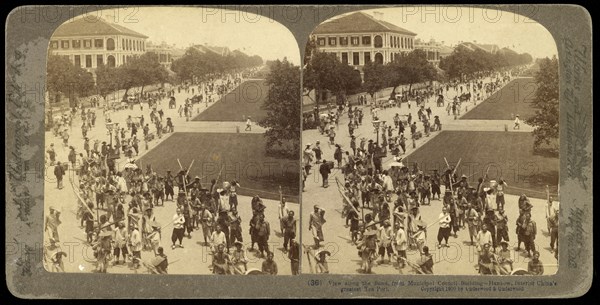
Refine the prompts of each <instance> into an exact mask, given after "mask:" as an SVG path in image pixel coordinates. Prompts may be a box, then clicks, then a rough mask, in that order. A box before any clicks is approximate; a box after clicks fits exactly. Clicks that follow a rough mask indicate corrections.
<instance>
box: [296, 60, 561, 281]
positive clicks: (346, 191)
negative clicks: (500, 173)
mask: <svg viewBox="0 0 600 305" xmlns="http://www.w3.org/2000/svg"><path fill="white" fill-rule="evenodd" d="M511 72H512V73H511ZM516 72H517V71H503V72H497V73H495V74H489V73H482V74H480V75H477V77H476V78H475V79H471V80H468V81H466V82H459V81H452V82H449V83H447V84H441V85H440V86H439V87H438V88H437V89H433V88H432V87H426V88H424V89H414V90H412V91H402V92H401V94H398V95H394V94H392V97H396V99H393V98H390V100H389V102H390V103H389V104H386V103H378V102H373V103H370V104H369V103H368V102H367V101H368V99H367V97H366V95H360V96H359V98H358V106H354V107H353V106H350V105H347V106H344V105H340V106H338V107H337V109H336V108H334V107H333V106H332V105H329V106H328V107H327V109H326V110H325V112H324V113H320V112H319V111H318V110H317V109H315V111H314V113H313V114H312V118H317V120H318V121H319V124H318V125H317V126H318V127H317V128H318V130H319V132H320V133H321V134H322V135H323V136H325V137H327V141H326V143H327V144H326V145H328V147H330V148H331V147H335V148H334V149H332V150H333V156H332V158H329V157H328V158H324V153H323V150H322V146H321V143H320V141H317V142H316V143H315V144H314V145H313V144H312V143H307V144H306V147H305V149H304V152H303V169H304V170H303V175H304V180H306V177H308V175H309V174H310V173H311V169H312V167H313V166H318V168H317V169H318V174H320V176H321V177H320V178H321V179H320V180H321V181H322V185H321V186H322V187H323V188H327V187H329V182H328V181H329V180H330V177H329V175H330V174H331V172H332V170H334V169H337V170H339V171H341V172H342V173H343V174H344V181H343V182H341V181H337V179H336V182H338V183H337V186H338V188H339V190H340V193H341V194H342V198H343V203H344V205H343V211H342V217H344V218H345V223H346V227H349V230H350V232H349V236H350V241H351V242H352V243H353V244H355V245H356V246H357V248H358V249H359V256H360V257H361V259H362V264H361V271H362V272H365V273H370V272H371V269H372V266H373V264H374V262H375V261H376V260H377V258H380V260H379V264H382V263H384V262H385V258H386V256H387V258H388V261H390V263H391V261H392V257H395V259H396V260H397V266H398V267H399V268H400V269H402V268H404V266H405V265H409V266H411V267H412V268H413V269H414V270H415V272H417V273H432V272H433V259H432V255H431V254H430V252H429V248H428V246H426V244H427V229H428V228H430V227H431V226H433V225H435V224H438V226H439V228H438V234H437V247H438V248H441V247H447V246H448V239H449V237H450V236H451V235H454V236H455V237H456V236H457V232H458V231H459V230H463V229H464V230H468V232H469V239H470V243H471V245H472V246H474V247H476V249H477V253H478V254H479V255H478V257H479V263H478V264H477V266H475V267H476V268H477V270H479V272H480V273H481V274H492V273H493V274H510V272H512V271H513V268H512V261H511V259H510V256H509V254H510V250H508V241H509V231H510V230H509V228H510V226H511V223H510V222H509V219H508V217H507V215H506V213H505V211H504V192H505V191H506V188H507V186H508V183H507V182H506V181H503V180H502V179H499V181H497V182H496V181H495V180H491V179H489V177H487V173H486V175H485V176H484V177H480V178H479V179H478V183H477V184H476V185H470V184H469V178H471V177H467V176H466V175H462V176H461V177H460V178H459V177H457V175H456V169H457V168H456V167H454V166H450V165H449V164H448V163H447V162H446V164H447V165H448V166H447V168H446V169H439V170H438V169H434V170H432V171H431V172H423V171H422V170H421V169H420V168H419V165H418V164H417V163H413V166H412V168H410V167H409V166H406V165H405V164H403V158H402V155H403V154H404V153H405V152H406V149H407V148H406V145H407V143H406V142H407V141H408V140H409V138H410V140H411V142H412V146H413V148H415V147H416V144H415V141H416V140H418V139H419V138H421V137H423V136H425V137H427V136H429V135H430V133H431V132H435V131H439V130H441V129H442V124H441V120H440V117H439V116H437V115H436V116H434V117H433V120H432V118H431V116H432V111H431V107H430V106H429V107H428V104H429V103H430V102H433V101H435V103H436V106H437V107H444V106H445V104H447V105H446V112H447V115H448V116H449V117H454V119H456V118H457V116H459V115H460V111H461V109H465V110H466V111H468V107H469V105H470V102H473V105H476V103H477V102H478V101H481V100H482V99H485V98H487V97H489V96H490V95H492V94H493V93H494V92H496V91H497V90H499V89H500V88H501V87H502V86H503V85H505V84H506V83H508V82H509V81H510V80H511V75H513V74H516ZM486 78H488V79H489V81H485V79H486ZM450 89H453V90H454V92H455V96H454V97H453V98H452V99H449V100H448V99H446V98H445V96H448V95H449V94H450V92H449V91H450ZM444 90H445V92H444ZM411 102H413V103H414V104H415V106H416V109H417V118H416V119H413V117H412V113H411V112H408V114H407V115H400V113H401V112H402V107H403V104H406V109H410V108H411ZM385 108H390V109H392V110H393V109H397V110H396V111H397V113H396V114H395V116H394V117H393V124H389V125H388V124H386V122H385V121H381V120H380V119H379V113H380V111H382V110H381V109H385ZM346 109H347V111H346V112H347V115H348V134H349V136H350V140H349V143H342V142H343V141H345V139H343V140H339V139H338V140H336V136H337V134H336V131H337V130H338V128H339V127H338V125H339V122H340V118H341V116H342V115H343V113H344V112H345V110H346ZM367 109H369V110H370V113H371V123H372V124H373V126H374V128H375V129H374V132H373V133H374V134H376V137H377V138H376V139H375V140H374V139H369V140H368V141H367V138H366V137H361V138H360V140H357V137H356V135H355V130H356V128H357V127H358V126H360V125H362V124H363V116H364V114H363V111H365V110H367ZM430 121H433V123H430ZM417 122H420V123H421V124H422V129H419V128H418V127H417ZM406 129H409V130H408V131H407V130H406ZM421 130H422V131H421ZM409 132H410V136H409V137H407V136H405V134H408V133H409ZM380 138H381V143H379V139H380ZM344 147H349V148H348V149H344ZM388 154H391V155H392V156H393V160H392V161H393V162H392V163H391V164H390V167H389V168H385V169H384V168H383V164H384V161H383V158H385V157H387V156H388ZM326 159H327V160H326ZM407 165H408V164H407ZM458 165H459V164H458ZM435 200H439V201H441V202H442V204H441V205H440V208H441V213H440V215H439V219H438V220H437V221H436V222H434V223H431V224H427V223H425V222H424V221H423V219H422V218H421V216H420V215H421V213H420V207H422V206H424V205H431V204H432V201H435ZM548 202H549V207H550V208H549V211H548V212H547V217H546V218H547V219H548V223H549V225H548V232H550V233H551V232H557V227H558V217H557V214H558V211H557V210H554V209H553V208H551V207H552V206H553V205H552V199H551V198H548ZM519 209H520V214H519V217H518V219H515V220H514V221H515V222H514V224H515V225H516V231H515V232H516V235H517V236H516V237H517V240H518V248H517V250H520V246H521V243H523V245H524V251H525V252H526V253H527V255H528V256H529V257H532V259H531V261H530V265H532V266H530V267H531V268H529V269H530V270H529V273H531V274H539V269H540V266H542V263H541V262H539V260H538V258H539V253H537V252H536V249H535V236H536V234H537V229H536V224H535V222H534V221H532V220H531V214H530V213H531V204H530V203H529V200H528V199H527V197H526V196H525V195H522V196H521V198H520V199H519ZM324 213H325V212H324V210H322V209H321V208H320V207H318V206H315V212H314V213H313V214H311V216H310V223H309V230H310V231H311V232H312V233H313V238H314V241H315V244H314V248H315V249H319V247H320V246H321V242H322V241H323V240H324V238H323V224H324V223H325V219H324V217H323V215H324ZM551 235H552V233H551ZM552 236H553V237H552V242H551V248H552V251H553V252H554V253H555V255H557V247H558V246H557V245H558V242H557V240H558V235H557V234H554V235H552ZM410 249H414V250H418V251H419V254H420V260H419V262H410V261H408V260H407V256H406V251H407V250H410ZM316 261H317V263H318V259H316ZM542 268H543V267H542Z"/></svg>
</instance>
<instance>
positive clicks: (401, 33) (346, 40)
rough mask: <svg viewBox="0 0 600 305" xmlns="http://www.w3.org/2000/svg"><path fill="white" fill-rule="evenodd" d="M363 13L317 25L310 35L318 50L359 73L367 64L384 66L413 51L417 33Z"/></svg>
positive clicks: (379, 16) (379, 17)
mask: <svg viewBox="0 0 600 305" xmlns="http://www.w3.org/2000/svg"><path fill="white" fill-rule="evenodd" d="M382 17H383V14H381V13H376V14H375V16H371V15H369V14H366V13H363V12H357V13H352V14H350V15H347V16H344V17H340V18H337V19H334V20H331V21H328V22H325V23H322V24H320V25H319V26H318V27H317V28H316V29H315V30H314V31H313V32H312V34H311V39H314V41H315V43H316V48H317V50H318V51H323V52H328V53H334V54H336V56H337V57H338V59H339V60H340V61H341V62H343V63H347V64H348V65H351V66H354V67H355V68H356V69H357V70H359V71H361V74H362V68H363V67H364V65H365V63H367V62H371V61H374V62H378V63H381V64H386V63H389V62H392V61H393V60H394V59H395V58H396V57H398V56H401V55H402V54H406V53H409V52H411V51H412V50H414V48H415V43H414V38H415V36H416V35H417V34H415V33H413V32H411V31H409V30H406V29H403V28H401V27H399V26H397V25H394V24H392V23H390V22H387V21H384V20H382Z"/></svg>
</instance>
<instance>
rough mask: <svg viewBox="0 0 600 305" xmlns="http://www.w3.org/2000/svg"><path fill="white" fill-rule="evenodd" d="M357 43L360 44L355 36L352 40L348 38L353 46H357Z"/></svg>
mask: <svg viewBox="0 0 600 305" xmlns="http://www.w3.org/2000/svg"><path fill="white" fill-rule="evenodd" d="M359 42H360V38H358V37H356V36H355V37H352V38H350V43H351V44H352V45H353V46H357V45H358V44H359Z"/></svg>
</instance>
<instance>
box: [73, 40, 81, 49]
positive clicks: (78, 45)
mask: <svg viewBox="0 0 600 305" xmlns="http://www.w3.org/2000/svg"><path fill="white" fill-rule="evenodd" d="M71 43H72V45H73V49H81V40H73V41H71Z"/></svg>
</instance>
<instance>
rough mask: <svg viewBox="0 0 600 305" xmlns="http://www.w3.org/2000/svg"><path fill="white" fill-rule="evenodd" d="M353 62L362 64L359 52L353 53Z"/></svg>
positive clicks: (356, 64)
mask: <svg viewBox="0 0 600 305" xmlns="http://www.w3.org/2000/svg"><path fill="white" fill-rule="evenodd" d="M352 64H353V65H355V66H358V65H360V54H359V53H358V52H353V53H352Z"/></svg>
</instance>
